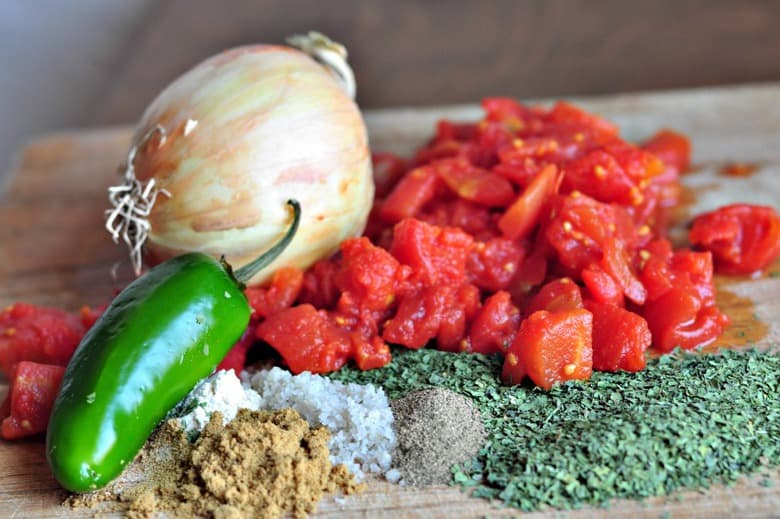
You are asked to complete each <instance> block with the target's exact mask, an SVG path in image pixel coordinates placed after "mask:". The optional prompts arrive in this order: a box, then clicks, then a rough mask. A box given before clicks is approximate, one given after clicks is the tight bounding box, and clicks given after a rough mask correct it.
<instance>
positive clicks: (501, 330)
mask: <svg viewBox="0 0 780 519" xmlns="http://www.w3.org/2000/svg"><path fill="white" fill-rule="evenodd" d="M519 325H520V310H519V309H518V308H517V307H516V306H515V305H514V304H512V299H511V297H510V295H509V293H508V292H505V291H503V290H501V291H498V292H496V293H495V294H493V295H491V296H490V297H488V298H487V299H486V300H485V304H484V305H483V306H482V308H481V309H480V310H479V312H478V313H477V315H476V317H475V318H474V321H473V322H472V323H471V328H470V329H469V334H468V343H467V352H468V353H485V354H491V353H504V352H506V350H507V349H508V348H509V345H510V344H512V341H513V340H514V338H515V334H516V333H517V328H518V326H519Z"/></svg>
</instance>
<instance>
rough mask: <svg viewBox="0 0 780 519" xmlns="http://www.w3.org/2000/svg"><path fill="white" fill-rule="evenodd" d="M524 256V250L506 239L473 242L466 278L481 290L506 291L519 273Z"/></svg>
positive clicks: (498, 238)
mask: <svg viewBox="0 0 780 519" xmlns="http://www.w3.org/2000/svg"><path fill="white" fill-rule="evenodd" d="M524 256H525V249H524V248H523V247H522V246H521V245H520V244H518V243H517V242H515V241H513V240H510V239H508V238H503V237H497V238H491V239H489V240H488V241H486V242H475V243H474V245H473V246H472V248H471V252H470V254H469V257H468V261H467V263H466V268H467V274H468V278H469V280H470V281H471V282H472V283H474V284H475V285H477V286H478V287H479V288H481V289H483V290H489V291H491V292H496V291H498V290H503V289H506V288H508V287H509V285H510V284H511V283H512V279H513V278H514V277H515V275H516V274H517V273H518V272H519V271H520V269H521V265H523V258H524Z"/></svg>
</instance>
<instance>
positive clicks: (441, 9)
mask: <svg viewBox="0 0 780 519" xmlns="http://www.w3.org/2000/svg"><path fill="white" fill-rule="evenodd" d="M778 24H780V2H777V1H774V0H652V1H626V0H544V1H540V0H491V1H489V2H478V1H473V0H448V1H427V2H421V1H420V0H393V1H387V0H328V1H327V2H323V1H321V0H263V1H262V2H258V1H257V0H225V1H222V2H214V1H213V0H162V1H158V2H155V3H154V4H153V6H152V7H151V8H150V12H149V14H148V15H147V16H146V17H145V19H144V20H143V22H142V23H140V24H139V27H138V28H137V32H136V34H135V36H134V37H133V38H132V39H131V40H130V41H129V42H128V45H127V47H126V48H125V49H124V50H123V52H122V56H123V59H122V60H121V61H118V62H117V63H116V65H115V70H113V71H112V74H111V81H110V83H109V84H107V86H106V89H105V92H103V94H102V96H101V97H98V98H97V99H95V102H94V104H93V106H92V107H91V111H92V113H91V114H90V115H91V116H92V119H86V120H91V121H92V122H93V124H107V123H108V124H115V123H124V122H126V121H134V120H136V119H137V118H138V117H140V114H141V111H142V110H143V108H144V107H145V106H146V104H147V103H148V102H149V101H150V100H151V98H152V97H153V96H154V95H155V94H156V93H157V92H159V91H160V90H161V89H162V88H163V87H164V86H165V85H166V84H167V83H168V82H169V81H171V80H172V79H173V78H174V77H176V76H178V75H179V74H181V73H182V72H184V71H185V70H187V69H188V68H190V67H192V66H193V65H194V64H195V63H197V62H199V61H201V60H202V59H204V58H205V57H207V56H209V55H211V54H214V53H216V52H219V51H221V50H223V49H226V48H228V47H232V46H235V45H244V44H249V43H279V42H282V41H283V40H284V38H285V37H286V36H289V35H290V34H293V33H299V32H302V31H308V30H311V29H316V30H319V31H323V32H325V33H326V34H328V35H330V36H332V37H333V38H335V39H336V40H338V41H340V42H342V43H344V44H345V45H346V46H347V48H348V49H349V52H350V62H351V63H352V65H353V68H354V69H355V74H356V76H357V82H358V100H359V102H360V104H361V106H363V107H367V108H382V107H399V106H406V105H416V106H421V105H430V104H433V103H436V104H442V103H463V102H473V101H474V100H476V99H479V98H480V97H482V96H486V95H499V94H500V95H512V96H519V97H533V96H537V97H539V96H553V95H572V94H575V93H588V94H604V93H615V92H626V91H638V90H649V89H660V88H680V87H692V86H702V85H722V84H727V83H745V82H750V81H767V80H774V81H777V80H780V59H778V56H779V55H780V31H778V30H777V26H778Z"/></svg>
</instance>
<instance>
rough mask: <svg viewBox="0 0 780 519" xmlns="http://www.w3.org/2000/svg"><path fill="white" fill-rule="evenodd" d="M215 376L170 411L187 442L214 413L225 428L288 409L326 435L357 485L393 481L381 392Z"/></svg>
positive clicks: (283, 377)
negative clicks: (254, 414)
mask: <svg viewBox="0 0 780 519" xmlns="http://www.w3.org/2000/svg"><path fill="white" fill-rule="evenodd" d="M242 379H243V382H242V381H241V380H239V378H238V377H237V376H236V375H235V373H234V372H233V371H218V372H216V373H214V374H213V375H211V376H210V377H207V378H205V379H203V380H202V381H201V382H199V383H198V385H197V386H195V388H194V389H193V390H192V391H191V392H190V394H189V395H187V396H186V397H185V398H184V400H182V402H181V403H179V405H177V406H176V408H175V409H174V410H173V411H172V416H173V417H176V418H177V419H178V420H179V422H180V423H181V425H182V426H183V428H184V430H185V432H186V433H187V434H188V436H190V437H194V436H197V435H198V434H199V433H200V431H201V430H203V428H204V427H205V426H206V424H207V423H208V421H209V418H210V417H211V414H212V413H214V412H215V411H219V412H220V413H222V416H223V417H224V420H225V422H229V421H230V420H232V419H233V418H234V417H235V416H236V413H238V410H239V409H241V408H247V409H267V410H278V409H286V408H292V409H295V410H296V411H298V413H300V415H301V416H303V418H305V419H306V420H307V421H308V422H309V423H310V424H311V425H312V426H319V425H323V426H325V427H327V428H328V429H329V430H330V432H331V439H330V443H329V445H328V447H329V449H330V459H331V462H332V463H333V464H334V465H338V464H340V463H343V464H344V465H346V467H347V468H348V469H349V471H350V472H351V473H352V474H354V475H355V477H356V478H357V479H358V480H362V479H363V477H364V475H365V473H366V472H373V473H377V474H385V475H386V477H388V479H391V480H392V479H395V475H394V473H395V472H396V471H395V470H394V469H391V468H390V465H391V462H392V453H393V450H394V449H395V447H396V436H395V431H394V429H393V413H392V411H391V409H390V403H389V401H388V399H387V396H386V395H385V392H384V391H383V390H382V389H381V388H378V387H376V386H373V385H360V384H344V383H341V382H336V381H332V380H330V379H328V378H325V377H322V376H319V375H313V374H311V373H306V372H305V373H301V374H300V375H292V374H290V373H289V372H287V371H285V370H283V369H280V368H276V367H274V368H271V369H268V370H262V371H258V372H256V373H252V374H250V373H247V372H244V373H242Z"/></svg>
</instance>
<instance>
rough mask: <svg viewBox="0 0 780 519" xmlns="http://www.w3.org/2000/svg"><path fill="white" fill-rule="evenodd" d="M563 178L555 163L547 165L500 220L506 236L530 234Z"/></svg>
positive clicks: (512, 237)
mask: <svg viewBox="0 0 780 519" xmlns="http://www.w3.org/2000/svg"><path fill="white" fill-rule="evenodd" d="M562 178H563V177H562V175H561V174H560V172H559V170H558V168H556V167H555V166H554V165H549V166H547V167H545V168H544V169H543V170H542V171H541V172H540V173H539V174H538V175H537V176H536V177H535V178H534V179H533V180H532V181H531V183H530V184H528V187H526V188H525V190H524V191H523V192H522V193H521V194H520V196H519V197H518V198H517V200H515V201H514V202H513V203H512V205H511V206H509V209H507V210H506V212H505V213H504V214H503V215H501V218H500V219H499V220H498V228H499V229H501V232H502V233H504V236H506V237H508V238H511V239H513V240H517V239H519V238H524V237H526V236H528V235H529V234H530V233H531V231H533V229H534V228H535V227H536V225H537V224H538V223H539V219H540V218H541V215H542V212H543V210H544V208H545V206H546V205H547V204H548V203H549V202H550V199H551V197H552V196H553V195H554V194H555V193H556V192H557V191H558V187H559V186H560V183H561V179H562Z"/></svg>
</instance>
